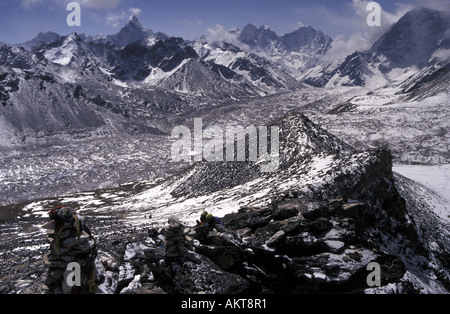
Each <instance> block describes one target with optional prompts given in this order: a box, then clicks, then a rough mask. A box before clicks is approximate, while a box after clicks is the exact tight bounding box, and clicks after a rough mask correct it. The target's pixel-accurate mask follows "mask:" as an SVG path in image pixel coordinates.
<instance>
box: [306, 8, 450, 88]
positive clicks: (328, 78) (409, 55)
mask: <svg viewBox="0 0 450 314" xmlns="http://www.w3.org/2000/svg"><path fill="white" fill-rule="evenodd" d="M449 21H450V16H449V13H448V12H440V11H435V10H431V9H426V8H417V9H414V10H412V11H409V12H408V13H406V14H405V15H404V16H403V17H402V18H401V19H400V20H399V21H398V22H397V23H395V24H394V25H393V26H392V27H391V29H390V30H388V31H387V32H386V33H385V34H384V35H382V36H381V37H380V38H379V39H378V40H377V41H376V42H375V43H374V45H373V46H372V48H371V49H370V50H368V51H363V52H355V53H353V54H351V55H349V56H347V57H346V58H344V59H343V60H340V62H337V63H336V62H334V63H326V64H321V65H318V66H317V67H316V68H315V69H313V70H311V71H309V72H308V73H306V74H304V75H303V76H302V80H303V81H304V82H305V83H307V84H310V85H312V86H326V87H332V86H355V85H356V86H365V85H366V86H370V87H372V88H379V87H382V86H384V85H386V84H396V83H397V84H398V83H400V82H401V81H403V80H405V79H407V78H408V76H411V75H414V74H416V73H417V72H418V71H419V70H421V69H422V68H424V67H426V66H429V65H433V64H434V63H436V62H438V61H437V60H436V58H435V56H440V57H441V59H447V58H448V53H446V51H447V50H448V49H449V45H450V37H449V36H450V35H449V34H450V23H449Z"/></svg>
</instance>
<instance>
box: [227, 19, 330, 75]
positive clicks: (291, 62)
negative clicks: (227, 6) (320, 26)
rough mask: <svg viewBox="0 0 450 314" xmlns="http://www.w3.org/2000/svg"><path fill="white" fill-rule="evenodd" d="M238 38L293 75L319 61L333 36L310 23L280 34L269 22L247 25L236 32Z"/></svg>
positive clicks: (255, 51) (251, 49) (253, 50)
mask: <svg viewBox="0 0 450 314" xmlns="http://www.w3.org/2000/svg"><path fill="white" fill-rule="evenodd" d="M234 33H235V34H236V35H237V38H238V40H239V41H240V42H241V43H243V44H244V45H246V47H249V48H250V51H251V52H254V53H256V54H258V55H259V56H261V57H264V58H266V59H267V60H270V61H271V62H272V63H274V64H277V65H278V66H280V67H281V68H283V69H284V70H286V71H288V72H289V73H290V74H291V75H293V76H298V75H300V73H302V72H304V71H305V70H306V69H308V68H310V67H313V66H314V65H316V63H317V61H318V60H319V58H320V57H321V56H322V55H324V54H325V53H326V52H327V51H328V49H329V48H330V45H331V42H332V39H331V37H330V36H328V35H325V34H324V33H323V32H321V31H317V30H315V29H314V28H312V27H311V26H302V27H300V28H299V29H297V30H295V31H293V32H291V33H287V34H284V35H283V36H278V35H277V34H276V33H275V32H273V31H272V30H271V29H270V28H268V27H267V26H261V27H260V28H257V27H255V26H254V25H252V24H248V25H246V26H245V27H244V28H243V29H242V30H241V31H237V32H234Z"/></svg>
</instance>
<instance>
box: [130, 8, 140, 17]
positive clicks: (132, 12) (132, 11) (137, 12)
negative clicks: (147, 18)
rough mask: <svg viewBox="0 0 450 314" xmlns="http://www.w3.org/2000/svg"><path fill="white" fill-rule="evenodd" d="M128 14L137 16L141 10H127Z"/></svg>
mask: <svg viewBox="0 0 450 314" xmlns="http://www.w3.org/2000/svg"><path fill="white" fill-rule="evenodd" d="M128 12H130V13H131V14H132V15H136V16H137V15H139V14H141V13H142V10H141V9H139V8H129V9H128Z"/></svg>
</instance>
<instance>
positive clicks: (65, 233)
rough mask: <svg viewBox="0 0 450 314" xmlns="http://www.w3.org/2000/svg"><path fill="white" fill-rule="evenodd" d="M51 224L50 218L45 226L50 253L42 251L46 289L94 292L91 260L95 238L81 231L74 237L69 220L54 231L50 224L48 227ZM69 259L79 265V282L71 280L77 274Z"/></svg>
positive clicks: (94, 251)
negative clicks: (75, 282)
mask: <svg viewBox="0 0 450 314" xmlns="http://www.w3.org/2000/svg"><path fill="white" fill-rule="evenodd" d="M52 225H53V226H54V224H53V222H51V223H49V225H48V226H47V228H48V234H47V241H48V242H49V243H50V253H47V254H45V255H44V264H45V267H46V268H47V269H48V270H47V279H46V281H45V284H46V285H47V287H48V293H49V294H93V293H96V290H97V286H96V282H95V278H96V269H95V265H94V263H95V258H96V255H97V249H96V245H95V240H94V239H93V238H91V237H88V236H87V235H85V234H83V235H81V236H80V237H77V236H76V230H75V228H74V227H73V226H72V225H71V224H69V223H65V224H64V226H62V227H61V229H60V230H58V231H55V228H54V227H53V228H51V226H52ZM70 263H77V264H78V265H79V270H80V271H79V273H80V274H79V279H80V280H79V283H80V285H79V286H78V285H77V284H73V283H74V281H75V280H76V277H75V276H76V275H77V274H75V273H74V271H78V270H77V269H76V268H71V267H70V266H71V265H69V264H70ZM68 266H69V267H68ZM68 276H70V277H69V281H67V277H68ZM68 282H69V284H70V285H69V284H68Z"/></svg>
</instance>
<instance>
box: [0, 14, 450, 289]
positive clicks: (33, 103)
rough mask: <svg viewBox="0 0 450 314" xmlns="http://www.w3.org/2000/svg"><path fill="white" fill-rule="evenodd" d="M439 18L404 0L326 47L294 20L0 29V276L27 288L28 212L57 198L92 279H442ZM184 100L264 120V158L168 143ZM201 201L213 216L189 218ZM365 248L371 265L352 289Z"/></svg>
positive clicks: (444, 83)
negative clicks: (175, 155)
mask: <svg viewBox="0 0 450 314" xmlns="http://www.w3.org/2000/svg"><path fill="white" fill-rule="evenodd" d="M449 17H450V16H449V13H446V12H440V11H435V10H430V9H425V8H418V9H414V10H412V11H410V12H408V13H406V14H405V15H404V16H403V17H402V18H400V20H399V21H398V22H397V23H395V24H394V25H392V27H391V28H390V29H389V30H388V31H387V32H386V33H385V34H383V35H382V36H381V37H380V38H379V39H378V40H377V41H376V42H375V43H374V44H373V46H372V47H371V48H370V49H369V50H367V51H355V52H353V53H351V54H350V55H348V56H347V57H345V58H343V59H341V60H333V62H324V61H323V60H326V59H327V58H323V57H324V56H326V54H327V52H329V51H330V49H331V48H332V45H333V40H332V39H331V37H330V36H328V35H326V34H324V33H323V32H321V31H318V30H315V29H313V28H312V27H310V26H301V27H300V28H298V29H297V30H295V31H293V32H290V33H288V34H285V35H282V36H279V35H277V34H276V33H275V32H273V31H272V30H271V29H270V28H269V27H267V26H261V27H259V28H258V27H256V26H254V25H252V24H248V25H246V26H245V27H244V28H243V29H242V30H241V29H235V30H231V31H230V32H229V34H228V35H229V36H228V37H229V38H231V39H232V40H228V41H224V40H215V39H214V38H212V36H203V37H201V38H199V39H196V40H193V41H189V40H185V39H183V38H177V37H171V36H168V35H166V34H164V33H160V32H154V31H152V30H149V29H146V28H145V27H143V26H142V24H141V23H140V22H139V20H138V19H137V17H135V16H132V17H130V19H129V20H128V21H127V23H126V24H125V25H124V27H123V28H122V29H120V30H119V31H118V32H117V33H116V34H112V35H101V36H88V35H85V34H77V33H73V34H69V35H66V36H61V35H59V34H56V33H52V32H47V33H43V32H41V33H39V34H38V36H37V37H36V38H34V39H32V40H30V41H28V42H26V43H22V44H17V45H6V44H0V157H1V158H0V195H1V196H2V198H1V199H0V225H1V228H2V233H1V234H0V256H2V258H1V259H0V293H27V292H32V293H42V291H43V285H42V278H44V277H45V275H46V270H45V265H44V262H43V261H42V258H41V257H42V255H43V254H45V253H46V252H47V251H48V247H47V246H46V244H45V243H43V242H45V240H44V236H43V235H44V234H45V233H46V231H44V229H43V228H42V227H41V225H42V223H43V222H44V221H47V220H48V218H47V212H48V210H49V209H51V208H52V207H54V206H57V205H60V204H70V206H74V207H77V209H78V210H79V212H81V213H82V214H86V215H88V216H90V218H91V220H90V222H92V223H93V225H94V228H93V230H94V233H95V234H96V236H97V237H98V239H99V241H98V243H97V245H98V248H99V251H98V256H97V259H96V264H97V266H98V268H99V270H100V271H99V273H98V278H96V279H97V281H98V282H99V283H100V289H101V290H102V291H103V292H104V293H119V292H126V291H128V292H130V291H136V292H144V293H145V291H147V292H148V291H151V287H157V291H166V292H171V291H184V292H195V293H198V292H205V291H206V292H211V293H214V292H216V293H217V291H219V292H220V291H222V292H228V293H234V292H236V291H239V292H241V293H244V292H253V293H254V292H258V293H259V292H261V291H265V292H268V293H280V292H286V293H298V292H311V291H315V292H326V293H327V292H328V293H329V292H339V291H340V292H345V293H354V292H358V293H377V292H383V293H386V292H387V293H420V292H424V293H442V292H444V293H448V291H449V272H448V257H449V254H448V252H449V244H450V240H449V239H448V234H449V233H448V230H449V224H448V223H449V216H448V210H449V209H450V207H449V203H448V196H447V195H444V194H443V193H442V191H444V190H445V189H442V191H441V190H440V189H437V188H436V186H438V187H442V186H447V185H448V184H447V185H446V183H447V182H448V178H449V177H448V169H449V168H448V166H447V167H441V165H442V164H449V163H450V162H449V160H450V156H449V154H448V152H449V145H450V143H449V138H448V132H449V130H450V122H449V121H448V119H447V117H448V116H449V115H450V107H449V106H448V104H449V102H448V99H449V98H448V97H449V93H450V83H449V78H450V62H449V61H450V58H449V57H450V54H449V51H450V25H449V24H450V18H449ZM198 117H201V118H202V122H203V125H202V130H203V132H205V129H207V128H208V127H211V126H215V127H217V128H220V129H222V130H224V129H226V128H227V127H229V126H233V127H234V126H242V127H247V126H257V127H258V126H272V127H275V126H276V127H278V128H279V131H280V133H279V154H278V155H277V156H278V157H279V165H278V166H279V167H278V168H277V170H276V171H274V172H270V173H266V172H263V171H261V165H264V162H263V161H261V160H257V161H248V160H246V161H234V162H233V161H230V162H229V161H227V162H205V161H203V162H184V163H180V162H176V161H173V160H172V158H171V157H172V156H171V143H173V142H174V138H172V137H171V133H172V131H173V129H174V127H175V126H184V127H187V128H189V127H191V126H192V124H193V121H194V127H195V120H194V119H195V118H198ZM270 136H272V135H270ZM246 137H247V135H245V138H246ZM248 137H249V141H248V142H247V141H244V142H245V143H247V144H246V146H245V151H247V150H249V145H250V143H249V142H250V134H248ZM257 140H258V141H260V140H261V138H258V139H257ZM194 142H195V141H194ZM259 143H260V142H259ZM257 146H259V145H257ZM203 153H205V152H203ZM275 155H276V154H275ZM395 164H397V165H398V164H407V165H409V166H408V167H412V169H413V170H415V171H419V172H420V173H426V174H427V175H426V178H427V180H426V181H423V182H425V183H423V184H422V183H418V182H415V181H413V180H412V179H411V178H410V177H408V176H407V174H411V173H412V172H414V171H413V170H410V168H407V170H404V171H405V172H403V173H406V174H405V176H403V175H400V174H399V173H395V171H393V170H395V169H399V168H398V167H397V168H396V165H395ZM431 167H436V168H431ZM430 169H433V171H432V172H430ZM436 169H438V170H436ZM408 171H410V172H409V173H408ZM434 174H439V175H437V176H436V177H438V178H435V177H434V176H433V175H434ZM81 191H85V192H81ZM205 209H207V210H209V211H212V212H214V214H215V215H217V216H225V217H224V221H225V223H226V226H225V227H226V228H227V229H226V230H221V229H220V228H219V229H218V230H216V231H213V232H212V233H211V234H209V235H207V236H206V238H204V237H201V236H200V237H199V235H198V234H196V235H195V236H194V235H193V234H192V232H191V231H192V230H191V229H190V228H191V227H190V226H194V224H195V223H196V222H195V220H196V218H198V216H199V214H200V213H201V212H202V211H203V210H205ZM170 215H175V216H177V217H178V218H179V219H180V220H182V221H183V224H187V225H188V226H189V228H188V229H184V228H181V229H180V230H181V231H183V230H191V231H189V232H187V234H188V235H189V237H190V239H191V238H192V239H191V240H192V241H191V242H192V243H196V244H195V245H194V244H192V245H191V246H190V247H189V248H187V249H185V250H184V252H185V253H186V256H187V257H191V258H192V259H191V260H188V261H185V263H184V264H183V267H185V268H183V272H179V270H180V266H179V265H178V266H177V265H174V264H169V263H168V264H167V265H165V263H166V261H164V260H163V259H161V256H162V255H161V254H164V250H165V249H167V247H165V246H164V245H163V244H164V243H163V242H164V241H166V240H167V236H168V233H167V229H165V228H164V226H165V224H166V223H167V219H168V216H170ZM159 227H160V228H159ZM158 228H159V229H158ZM192 228H195V227H192ZM194 233H195V232H194ZM169 234H170V233H169ZM191 236H192V237H191ZM195 237H198V239H196V240H197V242H198V243H197V242H195V241H194V238H195ZM181 238H182V239H183V241H184V235H182V236H181ZM169 240H170V239H169ZM193 246H195V248H194V247H193ZM224 252H226V253H224ZM228 252H232V253H233V254H228ZM188 259H189V258H188ZM374 260H376V261H378V262H380V263H382V264H383V267H387V268H384V269H383V273H382V274H383V275H382V282H383V285H382V287H375V288H368V286H367V283H366V276H367V274H366V266H367V263H368V262H369V261H374ZM108 265H109V266H108ZM203 268H204V269H207V270H208V271H210V270H211V269H213V270H214V276H212V277H210V278H209V277H208V278H207V279H208V280H206V281H203V280H204V279H205V276H204V274H202V273H201V272H199V269H203ZM11 269H14V270H15V271H14V273H13V274H11V271H10V270H11ZM164 269H166V271H164ZM130 274H131V275H130ZM139 274H141V275H142V276H141V275H139ZM24 278H26V279H24ZM30 278H32V279H30ZM223 278H225V279H226V280H222V279H223ZM236 278H237V279H238V281H235V279H236ZM209 279H210V280H209ZM211 280H212V281H211ZM193 282H194V283H195V284H194V285H193V284H192V283H193ZM211 282H213V283H212V284H211ZM236 282H239V283H243V284H242V285H236ZM143 287H144V288H143ZM145 287H147V288H148V287H150V288H149V289H150V290H145V289H147V288H145ZM227 289H228V290H227ZM236 289H238V290H236ZM239 289H240V290H239Z"/></svg>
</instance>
